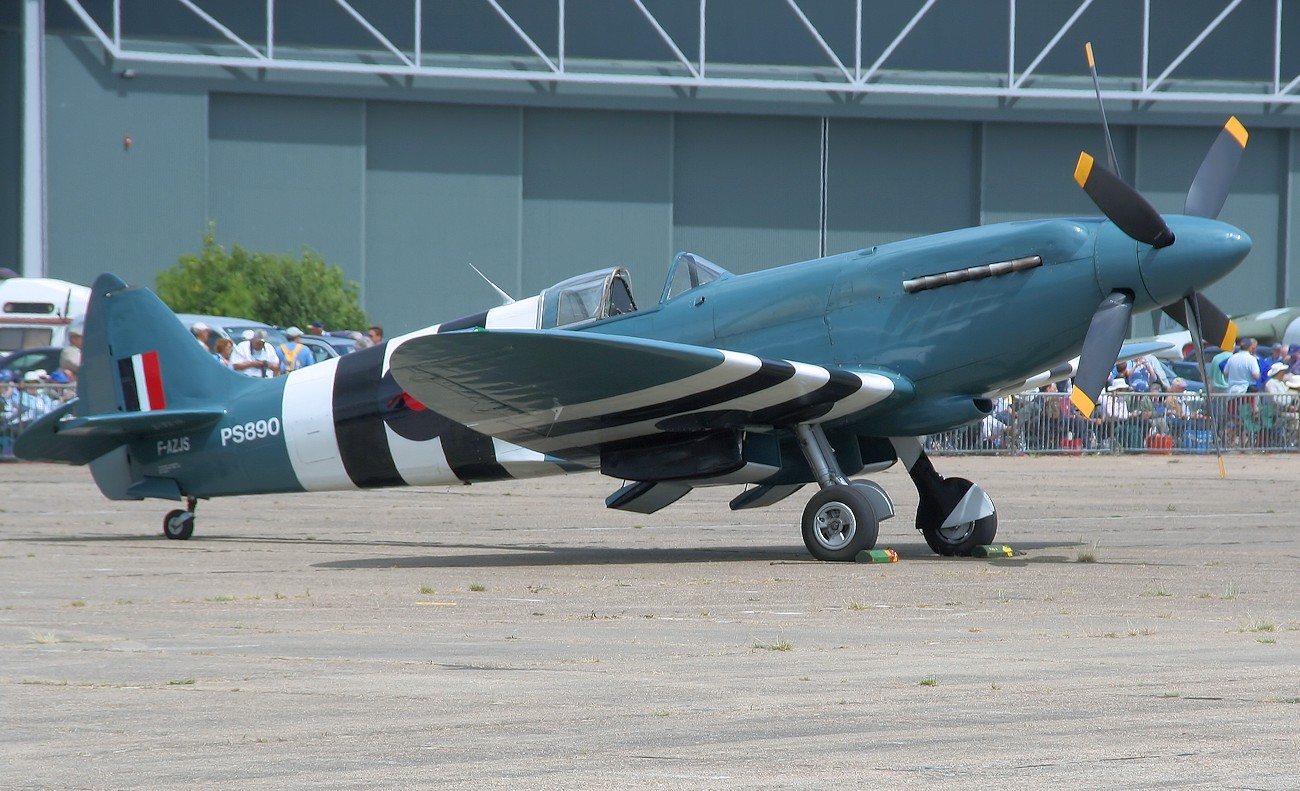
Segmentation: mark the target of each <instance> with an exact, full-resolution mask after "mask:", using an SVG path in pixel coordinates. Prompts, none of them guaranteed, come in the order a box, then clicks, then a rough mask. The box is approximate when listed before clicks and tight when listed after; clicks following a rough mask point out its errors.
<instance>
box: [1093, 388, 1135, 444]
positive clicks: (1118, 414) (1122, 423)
mask: <svg viewBox="0 0 1300 791" xmlns="http://www.w3.org/2000/svg"><path fill="white" fill-rule="evenodd" d="M1132 391H1133V386H1132V385H1130V384H1129V383H1128V380H1127V379H1125V378H1124V377H1122V376H1116V377H1115V378H1113V379H1111V380H1110V384H1108V385H1106V392H1104V393H1102V394H1101V398H1100V399H1099V400H1098V404H1097V411H1096V412H1094V413H1093V415H1094V417H1093V420H1092V422H1093V423H1095V424H1097V435H1098V439H1099V440H1100V441H1101V442H1103V443H1105V444H1113V443H1114V442H1116V441H1119V440H1121V439H1123V438H1125V432H1124V428H1125V427H1126V426H1128V425H1129V424H1130V423H1131V422H1132V411H1131V410H1130V409H1129V402H1128V395H1127V394H1128V393H1131V392H1132Z"/></svg>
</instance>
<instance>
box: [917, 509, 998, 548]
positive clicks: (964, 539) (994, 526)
mask: <svg viewBox="0 0 1300 791" xmlns="http://www.w3.org/2000/svg"><path fill="white" fill-rule="evenodd" d="M997 534H998V515H997V514H996V513H995V514H992V515H990V516H986V517H984V518H983V519H977V520H975V521H974V522H967V523H966V524H964V525H957V526H956V527H950V528H948V529H947V530H946V531H945V530H939V529H938V528H926V529H922V530H921V535H923V536H925V543H927V544H929V545H930V549H933V550H934V551H935V553H936V554H939V555H945V556H953V555H959V556H961V557H968V556H969V555H970V554H971V552H973V551H974V550H975V547H977V546H980V545H981V544H992V543H993V539H994V538H995V537H996V536H997Z"/></svg>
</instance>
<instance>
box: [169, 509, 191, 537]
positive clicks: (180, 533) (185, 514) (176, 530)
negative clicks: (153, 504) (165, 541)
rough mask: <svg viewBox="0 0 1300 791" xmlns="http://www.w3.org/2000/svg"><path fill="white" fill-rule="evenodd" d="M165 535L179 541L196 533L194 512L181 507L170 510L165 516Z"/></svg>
mask: <svg viewBox="0 0 1300 791" xmlns="http://www.w3.org/2000/svg"><path fill="white" fill-rule="evenodd" d="M163 535H165V536H167V537H168V538H171V539H175V540H177V541H184V540H185V539H187V538H189V537H190V536H192V535H194V512H193V511H186V510H183V509H181V508H177V509H176V510H174V511H169V512H168V513H167V516H166V517H164V518H163Z"/></svg>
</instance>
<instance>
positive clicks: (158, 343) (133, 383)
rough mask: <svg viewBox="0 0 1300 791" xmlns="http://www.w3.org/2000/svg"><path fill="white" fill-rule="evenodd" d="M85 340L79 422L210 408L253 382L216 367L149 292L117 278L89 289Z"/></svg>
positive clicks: (98, 280)
mask: <svg viewBox="0 0 1300 791" xmlns="http://www.w3.org/2000/svg"><path fill="white" fill-rule="evenodd" d="M83 338H84V339H85V340H84V346H83V348H82V363H81V370H80V371H79V372H78V375H77V399H78V407H77V409H76V410H75V413H76V415H77V416H78V417H90V416H92V415H103V414H106V413H111V412H153V411H158V410H163V409H194V408H197V407H203V406H210V405H212V404H216V403H220V402H222V401H224V400H225V399H226V398H228V397H229V396H230V395H231V394H232V393H233V392H235V391H236V390H237V389H238V388H241V387H242V386H245V385H247V383H248V381H249V380H248V379H247V378H246V377H242V376H239V375H238V374H235V373H234V372H233V371H230V370H228V369H227V368H226V367H225V366H223V365H221V364H220V363H218V362H217V361H216V360H214V359H213V358H212V355H211V354H209V353H208V352H207V350H206V349H204V348H203V347H202V346H201V345H200V344H199V343H198V342H197V341H196V340H195V339H194V336H193V335H191V334H190V332H189V330H188V329H186V327H185V325H183V324H181V323H180V322H179V321H177V319H176V314H175V313H172V311H171V309H170V308H168V307H167V306H166V305H164V304H163V302H162V300H160V299H158V297H157V296H155V295H154V293H153V292H152V291H150V290H148V289H147V288H143V287H138V286H137V287H130V286H127V284H126V283H124V282H122V280H121V278H119V277H117V276H116V275H111V274H104V275H100V276H99V277H98V278H96V280H95V284H94V285H93V286H91V295H90V306H89V308H87V310H86V328H85V333H84V335H83Z"/></svg>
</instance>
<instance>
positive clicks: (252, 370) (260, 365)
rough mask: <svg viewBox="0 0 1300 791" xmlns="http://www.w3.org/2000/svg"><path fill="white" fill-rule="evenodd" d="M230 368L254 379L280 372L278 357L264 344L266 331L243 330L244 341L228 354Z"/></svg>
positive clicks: (273, 350)
mask: <svg viewBox="0 0 1300 791" xmlns="http://www.w3.org/2000/svg"><path fill="white" fill-rule="evenodd" d="M230 367H231V368H233V369H235V370H236V371H238V372H239V373H241V374H243V375H244V376H252V377H255V378H268V377H272V376H275V375H276V374H278V373H279V372H280V356H279V355H278V354H276V353H275V349H272V348H271V347H270V346H268V345H267V344H266V330H244V339H243V340H242V341H240V342H239V343H237V344H235V349H234V351H232V352H231V353H230Z"/></svg>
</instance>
